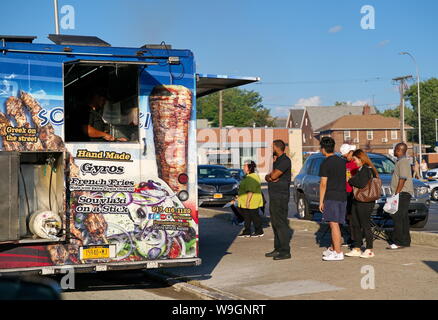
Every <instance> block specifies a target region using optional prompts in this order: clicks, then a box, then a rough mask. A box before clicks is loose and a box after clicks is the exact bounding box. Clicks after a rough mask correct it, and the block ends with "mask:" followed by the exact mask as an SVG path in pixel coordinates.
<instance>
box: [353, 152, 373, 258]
mask: <svg viewBox="0 0 438 320" xmlns="http://www.w3.org/2000/svg"><path fill="white" fill-rule="evenodd" d="M353 159H354V162H356V164H357V166H358V167H359V171H358V173H357V174H356V175H355V176H354V177H352V178H351V179H349V180H348V183H349V184H350V185H351V186H353V187H354V188H357V189H363V188H365V187H366V186H367V185H368V183H369V182H370V180H371V179H373V178H378V177H379V173H378V172H377V169H376V167H375V166H374V165H373V163H372V162H371V160H370V158H369V157H368V156H367V154H366V153H365V152H364V151H362V150H360V149H359V150H356V151H354V153H353ZM357 191H358V192H360V190H357ZM375 204H376V201H370V202H361V201H359V200H357V199H356V198H354V199H353V207H352V220H351V223H352V225H351V228H352V230H353V234H354V236H353V239H354V245H353V249H352V250H351V251H350V252H348V253H346V254H345V255H346V256H347V257H361V258H373V257H374V252H373V240H374V236H373V232H372V231H371V214H372V212H373V210H374V205H375ZM364 235H365V240H366V249H365V251H364V252H362V251H361V247H362V239H363V236H364Z"/></svg>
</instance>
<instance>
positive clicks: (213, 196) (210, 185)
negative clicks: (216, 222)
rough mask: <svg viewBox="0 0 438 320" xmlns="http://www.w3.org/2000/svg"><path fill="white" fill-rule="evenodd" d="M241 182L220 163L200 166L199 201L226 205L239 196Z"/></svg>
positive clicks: (200, 202) (200, 203)
mask: <svg viewBox="0 0 438 320" xmlns="http://www.w3.org/2000/svg"><path fill="white" fill-rule="evenodd" d="M238 189H239V182H238V181H237V180H236V179H235V178H233V177H232V175H231V173H230V171H229V170H228V169H227V168H225V167H224V166H219V165H199V166H198V202H199V205H202V204H217V205H224V204H226V203H228V202H230V201H231V200H233V199H234V198H235V197H236V196H237V191H238Z"/></svg>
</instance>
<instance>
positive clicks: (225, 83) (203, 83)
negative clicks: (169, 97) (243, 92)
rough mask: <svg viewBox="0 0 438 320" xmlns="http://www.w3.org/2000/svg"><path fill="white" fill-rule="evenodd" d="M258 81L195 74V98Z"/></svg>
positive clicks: (255, 79)
mask: <svg viewBox="0 0 438 320" xmlns="http://www.w3.org/2000/svg"><path fill="white" fill-rule="evenodd" d="M257 81H260V78H259V77H234V76H224V75H217V74H202V73H201V74H197V75H196V97H197V98H200V97H203V96H206V95H208V94H212V93H214V92H217V91H220V90H224V89H229V88H234V87H240V86H243V85H245V84H250V83H254V82H257Z"/></svg>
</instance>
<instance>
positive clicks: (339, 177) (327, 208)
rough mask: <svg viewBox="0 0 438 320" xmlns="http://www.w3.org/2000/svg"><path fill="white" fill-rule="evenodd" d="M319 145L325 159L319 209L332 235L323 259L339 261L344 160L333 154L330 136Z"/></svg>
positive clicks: (344, 203)
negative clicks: (330, 244)
mask: <svg viewBox="0 0 438 320" xmlns="http://www.w3.org/2000/svg"><path fill="white" fill-rule="evenodd" d="M320 145H321V152H322V154H323V155H324V156H325V157H326V159H325V160H324V162H323V163H322V164H321V167H320V171H319V176H320V177H321V183H320V188H319V210H320V211H321V212H322V214H323V220H324V221H326V222H328V223H329V226H330V229H331V235H332V247H331V248H329V249H327V250H326V251H324V253H323V260H325V261H339V260H344V254H343V253H342V251H341V243H342V242H341V229H340V227H339V224H345V215H346V211H347V190H346V186H345V182H346V180H347V177H346V170H345V165H346V161H345V160H344V159H342V158H341V157H338V156H337V155H335V153H334V152H335V141H334V140H333V139H332V138H330V137H324V138H322V139H321V143H320Z"/></svg>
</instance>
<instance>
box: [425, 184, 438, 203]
mask: <svg viewBox="0 0 438 320" xmlns="http://www.w3.org/2000/svg"><path fill="white" fill-rule="evenodd" d="M425 183H426V184H427V185H428V186H429V192H430V198H431V199H432V200H434V201H438V180H429V181H425Z"/></svg>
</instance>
